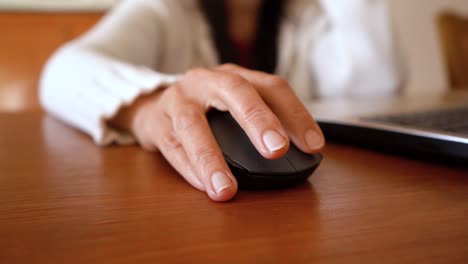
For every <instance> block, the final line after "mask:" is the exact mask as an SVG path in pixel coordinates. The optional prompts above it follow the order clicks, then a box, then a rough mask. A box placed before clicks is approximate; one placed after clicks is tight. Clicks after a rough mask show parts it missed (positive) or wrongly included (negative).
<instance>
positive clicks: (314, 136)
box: [305, 129, 325, 150]
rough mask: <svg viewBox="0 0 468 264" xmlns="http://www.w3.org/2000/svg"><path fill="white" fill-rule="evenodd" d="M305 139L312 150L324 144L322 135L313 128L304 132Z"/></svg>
mask: <svg viewBox="0 0 468 264" xmlns="http://www.w3.org/2000/svg"><path fill="white" fill-rule="evenodd" d="M305 140H306V143H307V145H308V146H309V148H311V149H312V150H315V149H320V148H322V147H323V145H324V144H325V141H324V140H323V137H322V135H321V134H319V133H318V132H317V131H315V130H313V129H310V130H308V131H307V132H306V134H305Z"/></svg>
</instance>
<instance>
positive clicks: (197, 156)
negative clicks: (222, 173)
mask: <svg viewBox="0 0 468 264" xmlns="http://www.w3.org/2000/svg"><path fill="white" fill-rule="evenodd" d="M217 160H218V159H217V155H216V150H215V149H213V148H211V147H208V146H200V147H198V148H196V149H195V150H194V152H193V161H194V162H195V164H197V165H199V166H200V168H201V169H202V170H203V171H205V172H206V171H209V170H210V169H211V168H214V167H215V166H216V162H217Z"/></svg>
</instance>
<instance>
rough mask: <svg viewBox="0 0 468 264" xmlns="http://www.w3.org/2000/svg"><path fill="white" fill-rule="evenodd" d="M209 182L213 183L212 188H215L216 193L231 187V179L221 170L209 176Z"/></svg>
mask: <svg viewBox="0 0 468 264" xmlns="http://www.w3.org/2000/svg"><path fill="white" fill-rule="evenodd" d="M211 184H213V188H214V189H215V191H216V193H220V192H222V191H223V190H224V189H226V188H229V187H231V186H232V181H231V179H230V178H229V177H228V176H227V175H226V174H224V173H222V172H216V173H215V174H213V176H212V177H211Z"/></svg>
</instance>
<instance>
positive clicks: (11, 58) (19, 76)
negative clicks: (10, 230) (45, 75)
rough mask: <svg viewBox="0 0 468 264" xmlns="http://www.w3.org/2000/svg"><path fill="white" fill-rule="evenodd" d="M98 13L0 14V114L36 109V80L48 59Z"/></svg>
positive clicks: (83, 28) (86, 25)
mask: <svg viewBox="0 0 468 264" xmlns="http://www.w3.org/2000/svg"><path fill="white" fill-rule="evenodd" d="M101 16H102V13H47V12H44V13H40V12H38V13H34V12H7V11H5V12H4V11H2V12H0V36H1V41H0V112H16V111H27V110H38V109H40V106H39V100H38V81H39V77H40V73H41V71H42V68H43V66H44V63H45V62H46V61H47V59H48V57H49V56H50V55H51V54H52V53H53V52H54V50H55V49H57V48H58V47H59V46H61V45H62V44H63V43H65V42H67V41H69V40H71V39H73V38H75V37H77V36H78V35H80V34H82V33H83V32H84V31H86V30H87V29H89V28H90V27H91V26H92V25H94V24H95V23H96V21H97V20H98V19H99V18H100V17H101Z"/></svg>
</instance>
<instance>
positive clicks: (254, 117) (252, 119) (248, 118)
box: [244, 105, 271, 125]
mask: <svg viewBox="0 0 468 264" xmlns="http://www.w3.org/2000/svg"><path fill="white" fill-rule="evenodd" d="M270 116H271V114H270V113H269V111H267V110H266V109H265V108H264V107H261V106H259V105H250V106H247V107H245V108H244V120H245V122H247V124H250V125H254V124H257V123H259V121H262V122H265V121H270V120H271V117H270Z"/></svg>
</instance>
